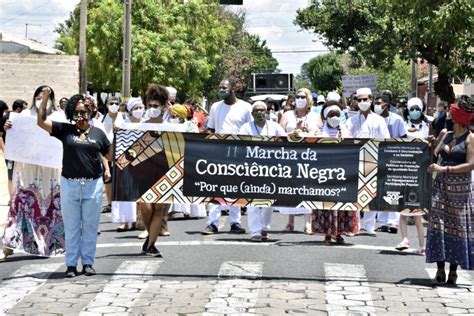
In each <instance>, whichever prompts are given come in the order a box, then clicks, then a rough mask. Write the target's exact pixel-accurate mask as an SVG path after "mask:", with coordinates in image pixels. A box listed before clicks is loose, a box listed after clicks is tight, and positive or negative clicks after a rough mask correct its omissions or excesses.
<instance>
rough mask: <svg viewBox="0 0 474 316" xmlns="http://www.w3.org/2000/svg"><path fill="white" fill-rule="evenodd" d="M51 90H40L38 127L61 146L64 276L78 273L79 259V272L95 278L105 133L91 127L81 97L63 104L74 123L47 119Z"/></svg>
mask: <svg viewBox="0 0 474 316" xmlns="http://www.w3.org/2000/svg"><path fill="white" fill-rule="evenodd" d="M50 93H51V90H50V89H49V87H45V88H44V89H43V98H42V102H41V105H40V107H39V110H38V119H37V123H38V125H39V126H40V127H41V128H43V129H44V130H46V131H47V132H48V133H50V134H51V136H54V137H56V138H58V139H59V140H60V141H61V142H62V143H63V169H62V173H61V186H60V187H61V189H60V190H61V191H60V193H61V194H60V195H61V211H62V215H63V219H64V232H65V237H66V265H67V270H66V277H74V276H76V275H77V274H78V272H77V269H76V266H77V262H78V261H79V257H80V258H81V262H82V273H83V274H84V275H87V276H89V275H94V274H95V270H94V268H93V267H92V266H93V264H94V260H95V253H96V245H97V231H98V229H99V220H100V209H101V207H102V191H103V187H104V182H103V179H102V175H103V168H102V156H106V155H107V157H108V158H110V157H111V156H112V152H111V150H110V149H111V146H110V142H109V140H108V139H107V136H106V135H105V133H104V132H103V131H102V130H101V129H99V128H95V127H94V126H93V125H92V120H91V115H90V112H91V111H90V109H89V108H88V107H86V105H84V97H83V96H82V95H80V94H77V95H74V96H72V97H71V98H70V99H69V101H68V104H67V105H66V110H65V112H66V118H67V119H68V120H69V121H70V122H74V125H73V124H69V123H59V122H52V121H50V120H46V103H47V100H48V97H49V94H50Z"/></svg>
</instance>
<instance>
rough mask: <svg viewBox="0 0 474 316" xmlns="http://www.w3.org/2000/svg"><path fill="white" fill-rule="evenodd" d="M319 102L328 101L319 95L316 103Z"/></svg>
mask: <svg viewBox="0 0 474 316" xmlns="http://www.w3.org/2000/svg"><path fill="white" fill-rule="evenodd" d="M319 102H326V99H325V98H324V95H318V99H317V101H316V103H319Z"/></svg>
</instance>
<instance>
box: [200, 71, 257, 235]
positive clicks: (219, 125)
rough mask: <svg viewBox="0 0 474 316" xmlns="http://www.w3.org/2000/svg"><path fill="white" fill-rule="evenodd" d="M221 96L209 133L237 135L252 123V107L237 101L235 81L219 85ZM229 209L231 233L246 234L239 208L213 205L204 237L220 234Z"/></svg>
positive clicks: (209, 120) (211, 111)
mask: <svg viewBox="0 0 474 316" xmlns="http://www.w3.org/2000/svg"><path fill="white" fill-rule="evenodd" d="M219 96H220V98H221V99H222V101H219V102H216V103H214V104H213V105H212V107H211V110H210V112H209V118H208V121H207V128H208V130H209V131H211V132H213V133H217V134H237V133H238V132H239V130H240V128H241V127H242V125H244V124H245V123H247V122H252V115H251V111H252V108H251V105H250V104H249V103H247V102H245V101H242V100H239V99H237V97H236V96H235V81H234V80H232V79H224V80H222V81H221V83H220V84H219ZM225 208H228V209H229V217H230V225H231V226H230V232H231V233H234V234H245V229H243V228H242V227H241V225H240V221H241V220H240V218H241V214H240V207H239V206H218V205H212V206H211V208H210V210H209V217H208V222H207V227H206V228H205V229H204V230H203V231H202V232H201V233H202V234H203V235H212V234H215V233H217V232H218V226H219V218H220V216H221V210H222V209H225Z"/></svg>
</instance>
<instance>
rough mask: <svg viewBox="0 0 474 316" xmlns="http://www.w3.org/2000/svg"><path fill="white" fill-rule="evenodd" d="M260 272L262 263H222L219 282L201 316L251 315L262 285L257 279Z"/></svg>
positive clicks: (260, 274)
mask: <svg viewBox="0 0 474 316" xmlns="http://www.w3.org/2000/svg"><path fill="white" fill-rule="evenodd" d="M262 271H263V262H237V261H226V262H224V263H223V264H222V265H221V268H220V269H219V274H218V278H219V279H221V280H219V281H218V282H217V284H216V285H215V286H214V290H213V292H212V293H211V296H210V301H209V303H207V304H206V313H204V314H203V315H212V314H221V315H222V314H234V313H239V314H241V313H251V312H252V310H251V309H252V307H254V306H255V304H256V303H257V298H258V291H259V289H260V286H261V284H262V281H261V280H259V279H258V278H259V277H261V276H262Z"/></svg>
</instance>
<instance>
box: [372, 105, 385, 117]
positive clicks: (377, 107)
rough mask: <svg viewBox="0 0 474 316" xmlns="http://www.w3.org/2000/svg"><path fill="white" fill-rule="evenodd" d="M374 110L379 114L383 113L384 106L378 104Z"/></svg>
mask: <svg viewBox="0 0 474 316" xmlns="http://www.w3.org/2000/svg"><path fill="white" fill-rule="evenodd" d="M374 112H375V113H377V114H378V115H382V113H383V106H382V105H380V104H376V105H375V106H374Z"/></svg>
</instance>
